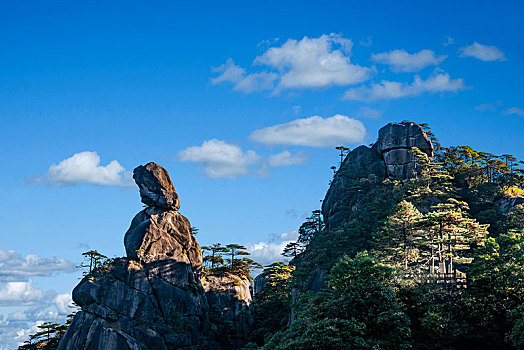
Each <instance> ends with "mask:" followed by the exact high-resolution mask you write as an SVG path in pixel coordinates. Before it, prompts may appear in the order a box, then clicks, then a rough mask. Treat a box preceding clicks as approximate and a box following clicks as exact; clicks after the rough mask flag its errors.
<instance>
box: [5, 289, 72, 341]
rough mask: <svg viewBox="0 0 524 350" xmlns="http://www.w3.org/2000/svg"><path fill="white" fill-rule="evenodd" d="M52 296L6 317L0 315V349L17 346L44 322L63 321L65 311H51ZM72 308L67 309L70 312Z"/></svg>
mask: <svg viewBox="0 0 524 350" xmlns="http://www.w3.org/2000/svg"><path fill="white" fill-rule="evenodd" d="M51 300H53V299H52V298H49V297H45V296H44V300H42V301H41V302H39V303H37V304H36V305H34V306H31V307H30V308H28V309H25V310H23V311H15V312H12V313H10V314H9V315H8V316H7V317H3V316H2V315H0V328H1V331H0V350H4V349H5V350H8V349H9V350H11V349H15V348H17V347H18V346H19V345H21V344H22V343H23V342H24V341H25V340H28V339H29V335H31V334H35V333H36V332H38V331H40V329H39V328H38V326H39V325H41V324H42V323H44V322H52V323H64V322H65V320H66V314H65V313H59V312H57V311H53V310H52V307H53V305H54V306H55V307H56V304H53V303H51V302H50V301H51ZM71 311H72V310H68V313H67V314H70V313H71Z"/></svg>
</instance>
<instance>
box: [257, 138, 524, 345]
mask: <svg viewBox="0 0 524 350" xmlns="http://www.w3.org/2000/svg"><path fill="white" fill-rule="evenodd" d="M430 138H431V139H432V142H433V144H434V145H435V144H438V140H436V138H435V137H434V135H430ZM412 152H413V157H414V159H416V173H415V174H413V175H414V176H413V178H412V179H409V180H404V181H392V180H388V179H386V180H384V181H381V180H380V179H378V178H377V177H376V176H374V175H369V170H368V171H367V173H366V169H359V171H355V169H354V168H352V167H351V166H349V167H348V166H345V167H341V169H340V170H339V171H338V172H337V173H336V175H335V179H336V178H337V177H339V176H344V183H345V188H344V189H342V193H341V197H342V201H339V202H338V203H337V206H338V209H339V212H340V213H342V214H343V215H344V218H343V220H342V224H341V225H340V226H339V227H330V229H329V230H325V229H324V230H322V231H319V232H315V234H313V235H311V236H310V238H309V239H307V240H304V241H305V242H306V244H305V249H304V250H301V251H300V252H295V251H294V250H293V248H294V247H293V246H290V247H289V248H288V252H287V255H288V256H290V257H293V260H292V264H293V265H295V266H296V271H295V272H294V273H293V276H294V277H293V285H294V287H295V288H297V290H301V289H303V288H305V286H306V285H308V283H309V282H310V281H311V278H312V276H314V275H315V274H316V273H317V272H318V271H319V270H320V271H329V270H330V271H331V272H330V276H329V284H328V286H326V289H322V290H321V291H319V292H317V293H316V294H315V293H311V292H305V293H303V294H302V296H301V297H300V299H299V301H298V302H296V303H295V304H294V305H293V310H294V311H295V313H296V315H297V319H296V320H295V321H294V322H293V323H292V324H291V325H289V327H288V326H287V325H284V326H282V328H281V330H280V331H279V332H276V333H275V334H274V336H273V337H272V338H271V339H270V340H269V342H266V345H265V347H264V348H265V349H298V348H300V349H315V348H322V349H330V348H333V349H342V348H353V347H354V348H385V349H388V348H392V349H396V348H401V347H402V346H404V347H409V346H411V345H412V346H413V347H414V348H421V349H422V348H423V349H462V348H512V347H517V348H518V347H524V340H523V339H524V311H523V310H524V309H523V307H522V304H523V302H524V297H523V293H524V282H523V281H524V277H523V276H524V273H523V269H524V258H523V257H522V256H523V254H524V241H523V239H522V230H524V205H518V206H516V207H514V208H512V209H511V210H509V211H508V212H506V213H503V212H501V209H500V206H499V203H500V200H503V199H504V198H507V197H511V196H519V195H520V194H521V193H522V191H523V188H524V170H523V169H521V168H519V164H524V163H523V162H518V161H517V160H516V158H515V157H513V156H511V155H508V154H505V155H502V156H496V155H493V154H489V153H485V152H477V151H475V150H473V149H472V148H470V147H467V146H457V147H449V148H445V147H442V146H441V145H438V146H437V148H436V156H435V158H434V159H433V160H431V159H430V158H429V157H428V155H427V154H425V153H423V152H420V150H418V149H416V148H414V149H412ZM488 230H489V231H488ZM370 249H372V251H371V253H370V254H372V256H373V257H371V256H369V255H367V254H363V253H360V252H362V251H364V250H370ZM343 256H346V257H343ZM342 257H343V258H342ZM341 258H342V259H341ZM375 259H379V260H380V263H378V262H377V260H375ZM368 300H369V302H370V304H368V303H367V302H368ZM371 300H373V303H371ZM377 308H378V309H380V310H384V311H381V312H386V313H385V314H384V315H386V316H387V317H386V316H384V317H383V318H384V319H389V320H390V321H389V323H388V326H387V327H386V326H384V327H383V328H384V329H386V330H387V331H386V333H387V334H388V338H387V339H384V338H381V336H382V335H378V334H375V333H374V331H373V330H374V329H376V328H375V327H376V324H375V323H376V322H379V321H378V320H380V319H382V316H380V312H379V311H377ZM381 308H382V309H381ZM395 327H396V328H395ZM390 329H391V331H390ZM401 330H402V331H401ZM401 334H404V335H406V334H407V335H409V334H411V336H407V337H404V338H401V339H400V338H398V337H399V336H400V335H401ZM395 339H396V340H395ZM388 342H389V343H388Z"/></svg>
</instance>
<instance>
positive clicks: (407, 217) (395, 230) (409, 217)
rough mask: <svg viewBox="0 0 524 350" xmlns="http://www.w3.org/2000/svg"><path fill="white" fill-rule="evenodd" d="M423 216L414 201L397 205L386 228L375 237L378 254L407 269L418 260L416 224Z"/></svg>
mask: <svg viewBox="0 0 524 350" xmlns="http://www.w3.org/2000/svg"><path fill="white" fill-rule="evenodd" d="M421 218H422V214H421V213H420V212H419V211H418V210H417V208H415V206H414V205H413V204H412V203H410V202H408V201H406V200H403V201H401V202H400V203H399V204H398V205H397V207H396V208H395V211H394V212H393V214H391V215H390V216H389V217H388V219H387V221H386V224H385V225H384V228H383V229H382V230H381V231H379V233H378V234H377V236H376V237H375V244H376V246H377V248H378V250H377V255H378V256H379V257H380V258H381V260H382V261H386V262H390V263H391V264H392V265H397V266H399V265H400V266H401V267H402V268H404V269H406V270H407V269H408V266H410V265H411V264H412V263H414V262H415V261H416V260H417V258H418V249H417V245H416V240H417V234H416V231H417V229H416V228H415V225H416V223H417V222H418V221H419V220H420V219H421Z"/></svg>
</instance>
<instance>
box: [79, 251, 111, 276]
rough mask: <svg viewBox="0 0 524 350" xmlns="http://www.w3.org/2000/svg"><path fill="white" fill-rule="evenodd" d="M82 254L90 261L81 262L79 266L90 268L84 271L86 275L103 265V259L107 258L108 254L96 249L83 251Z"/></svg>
mask: <svg viewBox="0 0 524 350" xmlns="http://www.w3.org/2000/svg"><path fill="white" fill-rule="evenodd" d="M82 255H83V256H84V260H86V262H89V264H87V265H86V264H84V263H81V264H80V265H79V266H78V267H84V268H89V271H88V272H87V271H85V272H84V276H85V275H88V274H90V273H91V272H93V271H94V270H96V269H97V268H99V267H100V266H102V261H103V260H104V259H107V256H105V255H103V254H101V253H99V252H97V251H96V250H90V251H87V252H84V253H82Z"/></svg>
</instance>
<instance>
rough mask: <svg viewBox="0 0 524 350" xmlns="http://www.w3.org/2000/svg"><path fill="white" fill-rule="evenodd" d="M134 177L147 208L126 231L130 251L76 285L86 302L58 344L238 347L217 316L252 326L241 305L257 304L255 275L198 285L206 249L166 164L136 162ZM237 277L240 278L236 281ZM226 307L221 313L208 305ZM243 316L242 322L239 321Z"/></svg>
mask: <svg viewBox="0 0 524 350" xmlns="http://www.w3.org/2000/svg"><path fill="white" fill-rule="evenodd" d="M133 178H134V179H135V182H136V183H137V185H138V187H139V188H140V196H141V198H142V202H143V203H144V204H146V205H147V208H145V209H144V210H142V211H141V212H139V213H138V214H137V215H136V216H135V217H134V219H133V220H132V222H131V225H130V227H129V230H128V231H127V232H126V234H125V237H124V245H125V248H126V253H127V257H126V258H118V259H114V260H113V261H112V262H110V263H107V264H105V265H104V266H102V267H100V268H98V269H96V270H95V271H93V272H92V273H90V274H89V275H87V276H86V277H84V278H83V279H82V281H81V282H80V283H79V284H78V286H77V287H76V288H75V289H74V290H73V300H74V301H75V302H76V303H77V304H78V305H79V306H80V307H81V311H79V312H78V313H77V314H76V315H75V317H74V319H73V322H72V324H71V326H70V327H69V329H68V330H67V332H66V334H65V335H64V336H63V338H62V340H61V341H60V344H59V347H58V349H60V350H87V349H93V350H95V349H104V350H120V349H137V350H146V349H155V350H156V349H159V350H167V349H195V350H196V349H211V348H213V349H225V348H228V349H236V348H238V347H239V346H240V343H238V344H237V345H238V346H237V345H235V344H233V345H231V344H224V343H223V342H221V341H220V340H218V341H217V340H216V339H213V337H221V335H220V334H218V333H217V332H216V331H214V330H215V329H216V328H217V327H216V322H221V323H224V322H228V321H229V320H233V321H237V320H238V322H237V325H236V328H235V335H236V334H238V335H239V337H237V338H238V339H240V337H242V336H244V333H245V331H246V330H247V329H249V327H250V323H249V317H248V318H247V319H246V320H241V319H240V314H243V310H247V311H249V310H250V308H252V304H251V294H250V291H249V287H250V282H249V280H247V279H245V280H244V279H241V278H238V277H237V278H236V279H234V277H233V276H229V277H228V278H230V279H231V281H233V279H234V283H230V282H231V281H226V280H224V279H223V278H222V279H210V280H208V282H207V284H206V290H204V288H203V287H202V284H201V269H202V252H201V250H200V247H199V245H198V243H197V242H196V240H195V238H194V236H193V235H192V233H191V224H190V222H189V220H188V219H187V218H185V217H184V216H183V215H182V214H180V213H178V212H177V210H178V209H179V208H180V206H179V201H178V195H177V193H176V191H175V188H174V186H173V184H172V182H171V179H170V177H169V174H168V173H167V171H166V170H165V169H164V168H162V167H160V166H158V165H157V164H155V163H149V164H147V165H145V166H139V167H138V168H136V169H135V170H134V173H133ZM237 279H238V280H239V281H240V282H238V281H237ZM210 304H211V306H212V307H213V310H216V308H217V307H218V308H219V309H221V310H222V311H221V313H220V319H216V320H214V319H210V316H214V313H213V312H210V308H209V305H210ZM242 322H244V323H242Z"/></svg>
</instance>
